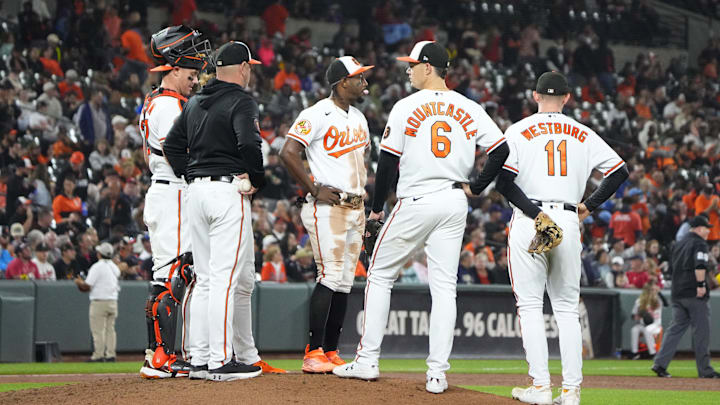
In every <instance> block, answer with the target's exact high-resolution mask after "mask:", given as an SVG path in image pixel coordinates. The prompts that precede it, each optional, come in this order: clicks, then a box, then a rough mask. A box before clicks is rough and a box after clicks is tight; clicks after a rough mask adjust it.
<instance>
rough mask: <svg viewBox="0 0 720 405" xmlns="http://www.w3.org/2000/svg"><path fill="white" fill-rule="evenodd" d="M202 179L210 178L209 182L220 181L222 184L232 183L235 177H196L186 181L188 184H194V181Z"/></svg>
mask: <svg viewBox="0 0 720 405" xmlns="http://www.w3.org/2000/svg"><path fill="white" fill-rule="evenodd" d="M204 177H210V181H221V182H223V183H232V182H233V180H234V179H235V177H233V176H198V177H194V178H192V179H190V180H189V181H188V184H190V183H193V182H195V180H197V179H200V178H204Z"/></svg>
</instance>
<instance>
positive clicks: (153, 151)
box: [148, 145, 165, 156]
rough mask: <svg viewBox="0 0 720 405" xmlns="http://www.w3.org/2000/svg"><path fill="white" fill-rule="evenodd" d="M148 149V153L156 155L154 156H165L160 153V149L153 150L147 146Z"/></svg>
mask: <svg viewBox="0 0 720 405" xmlns="http://www.w3.org/2000/svg"><path fill="white" fill-rule="evenodd" d="M148 149H150V152H152V153H154V154H156V155H158V156H165V154H164V153H163V151H161V150H160V149H155V148H153V147H152V146H150V145H148Z"/></svg>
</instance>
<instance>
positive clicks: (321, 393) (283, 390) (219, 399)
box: [0, 374, 517, 405]
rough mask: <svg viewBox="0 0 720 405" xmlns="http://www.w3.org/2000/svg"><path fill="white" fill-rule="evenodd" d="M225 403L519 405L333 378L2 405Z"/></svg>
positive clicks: (17, 396) (84, 391) (16, 399)
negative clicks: (450, 404) (447, 404)
mask: <svg viewBox="0 0 720 405" xmlns="http://www.w3.org/2000/svg"><path fill="white" fill-rule="evenodd" d="M164 402H168V403H172V404H193V405H221V404H241V403H245V404H250V403H251V404H271V405H277V404H316V405H334V404H348V405H358V404H387V405H390V404H393V405H394V404H414V405H415V404H431V403H432V404H438V403H452V404H466V403H476V404H514V405H517V402H516V401H513V400H511V399H509V398H502V397H499V396H497V395H491V394H485V393H481V392H476V391H470V390H466V389H463V388H458V387H453V386H451V387H450V389H448V390H447V391H445V392H444V393H442V394H439V395H434V394H430V393H428V392H426V391H425V384H424V383H423V382H421V381H418V380H407V379H396V378H380V379H379V380H378V381H372V382H367V381H359V380H350V379H340V378H337V377H335V376H332V375H304V374H287V375H263V376H260V377H257V378H253V379H249V380H239V381H231V382H210V381H193V380H187V379H184V378H183V379H167V380H150V381H148V380H143V379H141V378H140V377H139V376H138V377H122V378H107V379H101V380H94V381H88V382H80V383H75V384H70V385H65V386H59V387H46V388H38V389H33V390H24V391H15V392H7V393H2V394H0V404H43V405H44V404H51V405H60V404H88V405H94V404H97V405H108V404H117V405H125V404H127V405H139V404H153V405H157V404H159V403H164Z"/></svg>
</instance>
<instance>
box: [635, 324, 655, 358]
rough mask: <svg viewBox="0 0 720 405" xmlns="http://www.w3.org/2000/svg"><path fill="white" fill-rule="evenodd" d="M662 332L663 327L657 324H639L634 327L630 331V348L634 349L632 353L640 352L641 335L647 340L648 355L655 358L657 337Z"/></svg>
mask: <svg viewBox="0 0 720 405" xmlns="http://www.w3.org/2000/svg"><path fill="white" fill-rule="evenodd" d="M661 330H662V325H659V324H656V323H651V324H650V325H647V326H645V325H643V324H639V323H636V324H635V325H633V327H632V329H630V348H631V349H632V352H633V353H637V352H638V347H639V346H640V335H641V334H642V335H643V337H644V338H645V344H646V345H647V348H648V353H650V354H651V355H653V356H654V355H655V352H656V350H655V336H657V335H658V334H659V333H660V331H661Z"/></svg>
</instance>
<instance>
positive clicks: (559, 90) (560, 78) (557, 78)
mask: <svg viewBox="0 0 720 405" xmlns="http://www.w3.org/2000/svg"><path fill="white" fill-rule="evenodd" d="M535 91H536V92H538V94H547V95H549V96H562V95H565V94H568V93H570V86H568V82H567V79H566V78H565V76H564V75H563V74H562V73H559V72H555V71H552V72H545V73H543V74H542V75H540V78H539V79H538V81H537V86H535Z"/></svg>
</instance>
